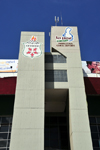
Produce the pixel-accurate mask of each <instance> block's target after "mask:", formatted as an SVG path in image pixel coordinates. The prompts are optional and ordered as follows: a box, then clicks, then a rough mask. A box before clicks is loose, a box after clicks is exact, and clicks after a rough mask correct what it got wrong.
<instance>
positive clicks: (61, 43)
mask: <svg viewBox="0 0 100 150" xmlns="http://www.w3.org/2000/svg"><path fill="white" fill-rule="evenodd" d="M71 30H72V28H70V27H67V28H66V29H65V32H64V33H63V34H62V36H56V42H57V45H56V46H58V47H74V46H75V45H74V44H73V43H72V41H73V39H74V37H73V35H72V34H71ZM69 42H71V43H69Z"/></svg>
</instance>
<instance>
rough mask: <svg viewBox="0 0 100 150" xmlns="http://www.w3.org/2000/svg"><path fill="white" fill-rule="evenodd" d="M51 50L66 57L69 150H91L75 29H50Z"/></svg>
mask: <svg viewBox="0 0 100 150" xmlns="http://www.w3.org/2000/svg"><path fill="white" fill-rule="evenodd" d="M69 30H70V31H69ZM68 31H69V33H68ZM64 34H67V36H65V37H68V38H69V39H70V38H72V37H73V39H72V41H70V40H68V41H67V40H66V39H67V38H65V39H64V36H63V35H64ZM64 40H65V41H64ZM52 48H53V50H54V49H55V50H57V51H58V52H59V53H61V54H63V55H64V56H66V57H67V67H66V70H67V75H68V83H67V84H66V88H68V89H69V128H70V131H69V138H70V146H71V150H93V147H92V140H91V133H90V127H89V119H88V111H87V104H86V95H85V89H84V82H83V73H82V64H81V57H80V47H79V40H78V32H77V27H60V26H59V27H56V26H55V27H51V51H52Z"/></svg>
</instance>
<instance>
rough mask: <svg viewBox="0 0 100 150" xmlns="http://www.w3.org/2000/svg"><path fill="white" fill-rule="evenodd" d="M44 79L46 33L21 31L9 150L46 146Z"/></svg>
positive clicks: (26, 149) (36, 148)
mask: <svg viewBox="0 0 100 150" xmlns="http://www.w3.org/2000/svg"><path fill="white" fill-rule="evenodd" d="M27 42H28V43H27ZM26 43H27V44H26ZM25 44H26V45H25ZM28 48H31V50H30V49H28ZM34 48H36V49H34ZM27 52H28V53H27ZM32 53H33V54H32ZM31 54H32V55H31ZM30 55H31V56H30ZM44 82H45V81H44V33H43V32H22V33H21V40H20V51H19V63H18V77H17V86H16V95H15V105H14V115H13V124H12V134H11V143H10V150H29V149H34V150H44V89H45V87H44V85H45V83H44Z"/></svg>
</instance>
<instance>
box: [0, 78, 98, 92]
mask: <svg viewBox="0 0 100 150" xmlns="http://www.w3.org/2000/svg"><path fill="white" fill-rule="evenodd" d="M16 80H17V78H16V77H9V78H0V95H12V94H15V90H16ZM84 83H85V91H86V94H90V95H92V94H95V95H98V94H99V95H100V78H93V77H84Z"/></svg>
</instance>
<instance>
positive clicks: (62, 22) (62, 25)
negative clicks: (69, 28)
mask: <svg viewBox="0 0 100 150" xmlns="http://www.w3.org/2000/svg"><path fill="white" fill-rule="evenodd" d="M60 17H61V26H63V19H62V13H61V12H60Z"/></svg>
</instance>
